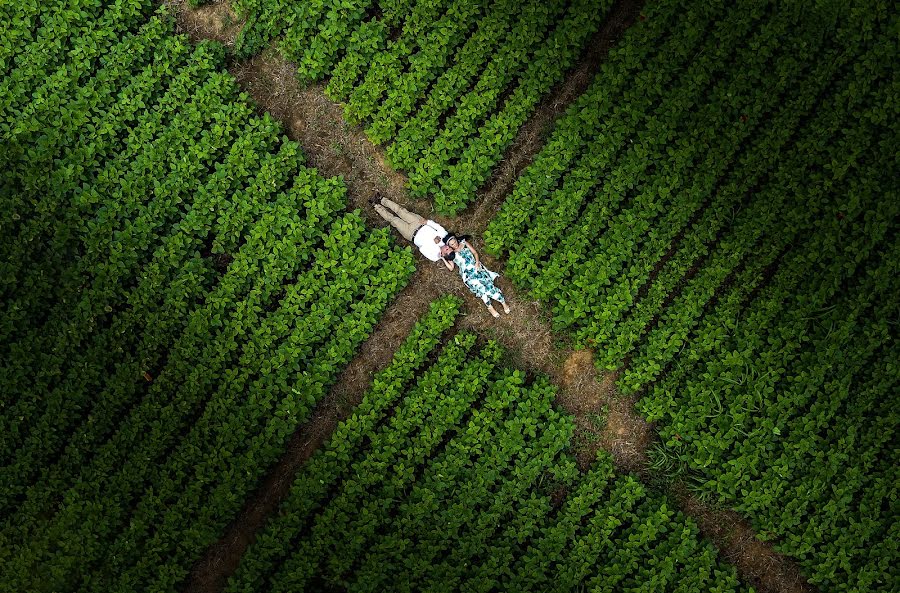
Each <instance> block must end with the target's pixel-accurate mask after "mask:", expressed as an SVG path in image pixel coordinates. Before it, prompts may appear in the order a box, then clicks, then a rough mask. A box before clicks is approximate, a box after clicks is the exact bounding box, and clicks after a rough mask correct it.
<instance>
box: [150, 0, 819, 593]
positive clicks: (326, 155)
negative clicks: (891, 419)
mask: <svg viewBox="0 0 900 593" xmlns="http://www.w3.org/2000/svg"><path fill="white" fill-rule="evenodd" d="M165 3H166V4H168V5H170V6H172V7H173V8H175V9H176V10H177V12H176V14H177V15H178V26H179V30H180V31H181V32H183V33H186V34H188V35H189V36H190V37H191V38H192V39H193V40H194V41H198V40H201V39H216V40H218V41H221V42H223V43H224V44H225V45H232V44H233V42H234V37H235V36H236V35H237V33H238V31H239V30H240V26H241V23H240V22H239V21H238V19H237V18H236V17H235V15H234V13H233V12H232V11H231V10H230V8H229V7H228V5H227V3H226V2H224V1H222V0H218V1H216V2H214V3H212V4H209V5H206V6H204V7H202V8H200V9H196V10H194V9H190V8H189V7H188V6H187V4H186V2H185V1H184V0H166V2H165ZM641 4H642V3H641V2H640V0H619V1H618V2H616V3H615V5H614V7H613V9H612V11H611V13H610V17H609V18H608V19H607V21H606V23H605V24H604V25H603V27H602V28H601V29H600V31H598V33H597V34H596V35H594V37H593V39H592V41H591V43H590V44H589V46H588V49H587V50H586V52H585V55H584V56H583V57H582V59H581V60H580V61H579V63H578V65H577V66H576V67H575V69H574V70H573V72H571V73H570V75H569V76H568V77H567V78H566V80H565V81H564V82H563V83H561V84H560V85H558V86H557V87H556V88H555V89H553V90H552V91H551V93H550V94H549V95H548V96H547V97H546V98H545V99H544V100H543V101H542V103H541V104H540V105H539V107H538V109H537V110H536V112H535V113H534V114H533V116H532V117H531V119H530V120H529V121H528V123H526V124H525V126H523V128H522V129H521V130H520V132H519V134H518V135H517V137H516V139H515V140H514V142H513V144H512V145H511V147H510V148H509V149H508V150H507V152H506V154H505V156H504V159H503V161H502V162H501V163H500V164H499V166H498V167H497V168H496V170H495V173H494V174H493V176H492V178H491V179H490V180H489V182H488V183H487V184H486V186H485V188H484V189H483V190H482V191H480V192H479V193H478V196H477V198H476V200H474V205H473V206H472V207H470V208H468V209H467V210H466V211H464V212H463V213H462V215H461V216H459V217H455V218H452V219H450V218H446V217H442V216H436V215H434V214H433V213H432V211H431V204H430V202H428V201H424V200H419V201H413V200H411V199H410V198H409V196H408V194H407V192H406V189H405V185H406V178H405V176H404V175H403V174H402V173H399V172H396V171H394V170H392V169H391V168H390V167H389V166H388V165H387V163H386V160H385V156H384V151H383V150H382V149H381V148H379V147H376V146H374V145H373V144H372V143H371V142H370V141H369V140H368V139H367V138H366V136H365V134H364V133H363V130H362V129H361V128H360V127H359V126H353V125H350V124H348V123H347V122H346V121H345V120H344V118H343V115H342V107H341V106H340V105H339V104H337V103H335V102H333V101H331V100H330V99H328V98H327V97H326V96H325V94H324V91H323V89H324V84H314V85H310V86H307V87H301V86H300V85H299V83H298V82H297V81H296V78H295V76H294V72H295V69H294V67H293V66H292V65H291V64H290V63H288V62H286V61H285V60H284V59H283V58H281V57H280V56H279V55H278V54H277V52H276V51H275V50H273V49H271V48H270V49H269V50H267V51H265V52H263V53H262V54H261V55H259V56H256V57H254V58H252V59H250V60H247V61H244V62H238V63H235V64H232V65H231V67H230V68H229V70H230V72H231V73H232V74H233V75H234V76H235V78H236V79H237V81H238V84H239V85H240V87H241V89H242V90H244V91H246V92H247V93H248V94H249V95H250V96H251V97H252V98H253V100H254V101H255V102H256V104H257V105H258V106H259V109H260V111H261V112H267V113H269V114H270V115H271V116H272V117H274V118H275V119H277V120H278V121H280V122H281V123H282V124H283V125H284V127H285V130H286V133H287V135H288V136H289V137H290V138H291V139H293V140H296V141H297V142H299V143H300V144H301V145H302V146H303V148H304V152H305V153H306V155H307V157H308V161H309V164H310V165H311V166H314V167H316V168H318V169H319V170H320V171H321V172H322V173H323V174H324V175H326V176H341V177H342V178H343V179H344V181H345V183H346V185H347V188H348V197H349V201H350V206H351V208H358V209H359V210H360V211H361V212H362V214H363V216H364V217H365V218H366V219H367V222H368V223H369V224H371V225H378V226H382V225H383V224H384V223H383V221H382V220H381V219H380V218H379V217H378V216H377V215H376V214H375V213H374V211H373V210H372V208H371V206H370V205H369V204H368V201H367V200H368V198H369V197H370V196H371V195H372V194H373V193H375V192H376V191H377V192H380V193H381V194H382V195H384V196H386V197H388V198H390V199H392V200H394V201H396V202H398V203H400V204H405V205H407V206H408V207H410V208H411V209H413V210H415V211H417V212H419V213H420V214H422V215H424V216H426V217H431V218H434V219H435V220H437V221H438V222H440V223H441V224H443V225H444V226H446V227H447V228H452V229H454V230H459V231H460V232H467V233H470V234H472V235H473V236H474V237H475V238H476V244H477V238H478V237H480V236H481V234H482V233H483V231H484V229H485V227H486V226H487V223H488V221H489V220H490V219H491V217H492V216H493V214H494V213H495V212H496V210H497V209H498V208H499V207H500V204H502V201H503V199H504V198H505V196H506V195H507V194H508V193H509V191H510V190H511V189H512V186H513V184H514V183H515V179H516V178H517V177H518V175H519V174H520V172H521V171H522V170H523V169H524V168H525V167H527V166H528V164H529V163H530V162H531V160H532V158H533V157H534V155H535V154H536V153H537V152H538V151H539V150H540V148H541V146H542V145H543V143H544V141H545V140H546V138H547V136H548V134H549V133H550V131H551V130H552V126H553V122H554V121H555V119H556V118H557V117H558V116H559V115H560V114H561V113H562V112H563V111H564V110H565V109H566V107H568V105H569V104H571V102H572V101H574V100H575V99H576V98H577V97H578V96H579V95H580V94H581V93H582V92H583V91H584V90H585V89H586V88H587V86H588V85H589V83H590V80H591V77H592V75H593V73H594V72H596V70H597V68H598V66H599V63H600V62H602V60H603V59H604V58H605V56H606V54H607V52H608V51H609V48H610V47H611V46H612V45H613V44H614V43H615V41H616V40H617V39H618V38H619V37H620V36H621V35H622V33H623V32H624V30H625V29H626V28H627V27H628V26H629V25H630V24H631V23H632V22H633V21H634V20H635V18H636V17H637V15H638V13H639V11H640V6H641ZM483 259H484V260H485V262H486V264H487V266H488V267H489V268H491V269H495V270H502V263H501V262H497V261H495V260H494V259H493V258H491V257H490V256H487V255H484V256H483ZM500 287H501V288H502V290H503V292H504V295H505V296H506V297H507V300H508V302H509V303H510V307H511V308H512V312H511V314H509V315H504V314H502V313H501V318H500V319H497V320H495V319H493V318H491V316H490V314H489V313H488V312H487V310H486V309H485V308H484V307H483V306H482V305H481V304H480V303H479V302H478V301H477V300H476V299H475V298H474V297H472V295H471V294H469V293H468V291H467V290H466V289H465V287H464V286H463V285H462V283H461V282H459V280H458V278H456V275H455V274H454V273H452V272H449V271H448V270H446V269H445V268H444V267H443V266H442V265H440V264H432V263H430V262H427V261H426V260H420V266H419V268H418V270H417V271H416V273H415V274H414V275H413V277H412V279H411V281H410V284H409V285H408V286H407V287H406V288H405V289H404V290H403V291H402V292H401V293H400V295H399V296H398V297H397V298H396V299H395V301H394V302H393V304H392V305H391V306H390V307H389V308H388V309H387V311H386V312H385V314H384V315H383V316H382V318H381V320H380V322H379V323H378V325H377V326H376V328H375V330H374V332H373V333H372V335H371V336H370V338H369V339H368V340H367V341H366V342H365V343H364V344H363V346H362V348H361V350H360V352H359V354H358V355H357V356H356V357H355V358H354V359H353V361H351V363H350V364H349V365H348V366H347V368H346V369H345V370H344V372H343V373H342V375H341V376H340V378H339V379H338V381H337V383H336V384H335V386H334V387H333V388H332V389H331V390H330V392H329V394H328V395H327V396H326V397H325V398H324V399H323V401H321V402H320V403H319V405H318V406H317V407H316V409H315V411H314V414H313V418H312V419H311V420H310V421H309V422H308V423H306V424H305V425H303V426H301V427H300V428H299V429H298V430H297V432H296V433H295V434H294V435H293V436H292V438H291V439H290V441H289V444H288V447H287V449H286V452H285V455H284V456H283V457H282V459H281V460H280V461H279V463H278V464H277V465H276V466H275V467H274V468H273V470H271V471H270V473H269V475H268V476H267V478H266V479H265V481H264V482H263V484H262V485H261V486H260V488H259V489H258V490H257V491H256V492H255V493H254V494H253V495H252V496H251V497H250V499H249V500H248V502H247V504H246V505H245V507H244V509H243V510H242V511H241V513H240V514H239V515H238V516H237V517H236V519H235V520H234V521H233V522H232V523H231V525H230V526H229V527H228V529H227V531H226V534H225V536H224V537H223V538H222V539H221V540H220V541H219V542H217V543H216V544H215V545H213V546H211V547H210V549H209V550H208V551H207V553H206V554H205V555H204V557H203V559H202V560H201V561H200V562H198V564H197V565H196V566H195V567H194V570H193V571H192V572H191V575H190V576H189V578H188V582H187V585H186V591H189V592H194V591H196V592H204V593H206V592H209V593H212V592H219V591H221V590H222V589H223V587H224V584H225V582H226V580H227V578H228V576H229V575H230V574H231V573H232V572H233V571H234V569H235V568H236V567H237V564H238V561H239V559H240V557H241V555H242V554H243V553H244V550H245V549H246V547H247V546H248V545H249V544H250V543H251V542H252V540H253V538H254V537H255V534H256V532H257V531H258V529H260V528H261V527H262V525H263V524H264V522H265V520H266V518H267V517H268V516H269V514H270V513H272V512H275V511H276V509H277V507H278V504H279V503H280V501H281V500H283V498H284V497H285V496H286V494H287V492H288V490H289V488H290V483H291V480H292V477H293V476H294V474H295V473H296V471H297V470H298V469H299V467H300V466H301V465H302V464H303V463H304V462H305V461H306V460H307V459H308V458H309V457H310V456H311V455H312V454H313V453H314V452H315V451H316V449H318V447H319V446H321V445H322V444H323V443H324V442H325V441H326V440H327V439H328V437H329V435H330V434H331V433H332V431H333V430H334V428H335V427H336V426H337V423H338V422H340V421H341V420H342V419H344V418H346V417H347V416H348V415H349V414H350V412H351V411H352V409H353V408H354V407H355V406H356V405H357V404H358V403H359V402H360V401H361V399H362V395H363V393H364V391H365V389H366V388H367V386H368V384H369V381H370V380H371V377H372V375H373V374H374V373H376V372H377V371H378V370H380V369H382V368H384V367H385V366H386V365H387V364H388V363H389V361H390V360H391V357H392V355H393V352H394V350H395V349H396V348H397V347H398V346H399V345H400V344H401V343H402V341H403V340H404V339H405V337H406V335H407V333H408V332H409V330H410V329H411V327H412V325H413V324H414V323H415V321H416V319H417V318H418V317H419V316H420V315H421V314H423V313H424V312H425V311H426V309H427V307H428V304H429V303H430V302H431V301H432V300H433V299H435V298H437V297H439V296H441V295H443V294H447V293H453V294H456V295H458V296H460V297H462V298H463V299H465V302H466V306H465V308H464V311H463V315H462V316H461V319H460V321H459V323H458V325H459V327H460V329H468V330H472V331H476V332H478V333H479V334H480V335H482V336H484V337H487V338H493V339H496V340H498V341H499V342H500V343H501V344H503V345H504V346H505V347H506V348H507V350H508V355H509V358H510V363H511V364H512V365H513V366H516V367H518V368H521V369H523V370H528V371H532V372H542V373H545V374H547V375H548V376H549V377H550V378H551V379H552V380H553V381H554V383H555V384H556V385H558V386H559V387H560V390H559V395H558V398H557V403H558V405H559V406H560V407H561V408H563V409H565V410H567V411H568V412H570V413H571V414H573V416H574V417H575V422H576V426H577V428H578V438H577V439H576V443H577V456H578V459H579V462H580V463H581V465H582V466H583V467H586V466H587V465H589V464H590V463H592V461H593V459H594V453H595V452H596V451H597V449H598V448H603V449H606V450H607V451H609V452H610V453H611V454H612V455H613V457H614V459H615V462H616V464H617V466H618V467H619V468H620V469H622V470H625V471H631V472H636V473H638V474H646V472H647V465H646V450H647V447H648V446H649V444H650V443H651V442H652V440H653V438H654V432H653V428H652V425H650V424H648V423H647V422H646V421H645V420H643V418H641V417H640V416H639V415H638V414H637V412H636V411H635V409H634V401H635V400H634V398H626V397H624V396H621V395H619V394H618V393H617V391H616V389H615V378H616V377H615V374H613V373H606V374H601V373H599V372H598V371H597V369H596V367H595V366H594V364H593V355H592V353H591V352H590V351H589V350H573V349H572V348H570V347H568V346H566V345H564V344H561V343H559V336H557V335H555V334H553V332H552V331H551V325H550V321H549V315H548V314H547V312H546V311H545V310H544V309H543V307H542V306H541V305H540V303H538V302H537V301H535V300H533V299H530V298H529V297H528V296H527V295H526V294H522V293H520V292H519V291H518V290H516V289H515V287H513V286H512V285H510V283H509V282H508V281H505V280H504V279H502V278H501V281H500ZM676 499H677V500H679V502H680V503H681V506H682V510H684V511H685V512H686V513H687V514H688V515H691V516H692V517H694V518H695V519H696V520H697V521H698V523H699V524H700V525H701V528H702V529H703V531H704V533H705V534H706V535H707V536H708V537H709V538H710V539H711V540H712V541H713V542H714V543H715V544H716V545H717V546H718V547H719V548H720V549H721V550H722V551H723V553H724V554H725V556H726V557H727V558H729V560H731V561H732V562H734V563H735V565H736V566H737V567H738V568H739V570H740V572H741V574H742V575H743V576H745V577H746V578H748V579H749V581H750V582H751V583H752V584H754V586H756V587H757V588H758V590H759V591H765V592H768V591H781V592H791V593H793V592H795V591H808V590H811V589H802V588H800V589H798V588H797V586H798V585H797V583H799V582H802V578H801V577H800V576H799V575H800V572H799V570H797V569H796V566H794V565H793V564H792V563H791V562H790V561H789V560H788V559H786V558H784V557H783V556H781V555H779V554H777V553H776V552H774V550H773V549H772V547H771V546H770V545H769V544H766V543H764V542H760V541H758V540H756V538H755V537H754V534H753V532H752V530H751V529H750V527H749V526H748V525H746V523H742V522H740V520H739V519H735V520H733V521H732V520H730V519H731V517H728V519H729V520H722V518H721V517H720V515H719V513H720V512H719V511H713V510H711V509H709V508H706V507H705V506H704V505H702V504H700V503H699V502H698V501H696V499H691V498H685V497H680V496H679V497H676ZM735 517H736V515H735ZM725 525H728V527H727V528H725V527H724V526H725ZM773 567H775V568H777V570H773V569H772V568H773Z"/></svg>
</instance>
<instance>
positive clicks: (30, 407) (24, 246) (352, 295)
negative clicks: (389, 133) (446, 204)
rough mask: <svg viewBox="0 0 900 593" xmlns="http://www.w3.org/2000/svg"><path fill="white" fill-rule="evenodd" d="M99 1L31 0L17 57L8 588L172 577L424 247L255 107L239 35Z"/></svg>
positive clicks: (12, 113) (8, 194) (328, 380)
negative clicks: (195, 41) (197, 36)
mask: <svg viewBox="0 0 900 593" xmlns="http://www.w3.org/2000/svg"><path fill="white" fill-rule="evenodd" d="M78 4H79V5H70V3H62V2H58V3H54V2H50V3H46V4H42V5H34V4H28V3H23V4H22V5H21V6H20V7H16V8H14V9H13V12H14V14H15V18H13V19H11V28H12V29H13V32H12V34H13V35H14V36H16V38H17V39H21V40H22V47H21V48H20V51H19V52H18V53H13V54H10V55H9V56H8V60H7V61H4V62H3V67H4V68H5V69H6V71H7V76H6V77H5V78H4V82H3V88H2V92H0V119H2V121H3V127H2V129H0V134H2V142H0V144H2V146H3V151H4V152H3V157H4V163H5V165H8V166H5V167H4V169H3V172H2V179H0V182H2V187H3V189H4V191H2V192H0V199H2V200H3V206H4V209H3V219H2V225H3V227H2V228H3V231H4V233H3V239H2V240H0V251H2V253H3V255H4V259H3V264H2V275H0V283H2V284H0V286H2V291H3V295H4V304H3V310H2V311H3V312H2V315H0V332H2V336H3V339H2V351H3V362H2V365H0V376H2V380H3V383H4V401H3V405H2V408H0V423H2V424H0V427H2V436H0V475H2V478H0V484H2V485H0V508H2V513H0V514H2V520H0V566H2V568H0V575H2V576H0V580H2V582H3V583H4V588H9V589H10V590H20V591H75V590H79V591H86V590H96V591H122V592H125V591H128V592H130V591H135V590H137V589H148V590H158V591H173V590H176V589H177V588H178V587H179V585H180V584H181V583H182V581H183V580H184V578H185V577H186V575H187V574H188V571H189V570H190V568H191V566H192V565H193V564H194V563H195V562H196V561H197V560H198V559H199V557H200V556H201V554H202V553H203V552H204V550H205V549H206V548H207V547H208V546H209V545H210V544H212V543H213V542H215V541H216V540H217V539H218V538H220V537H221V535H222V533H223V532H224V530H225V527H226V526H227V524H228V523H229V521H231V520H232V518H233V517H234V516H236V514H237V513H238V511H239V510H240V509H241V507H242V505H243V504H244V503H245V500H246V498H247V496H248V495H249V494H250V493H251V492H252V491H253V489H254V488H256V487H257V485H258V484H259V483H260V480H261V478H262V477H263V476H264V475H265V473H266V472H267V471H268V469H269V468H270V467H272V466H273V465H274V463H275V462H276V461H277V460H278V459H279V457H280V456H281V454H282V453H283V450H284V447H285V445H286V443H287V440H288V438H289V437H290V435H292V434H293V433H294V432H295V430H296V429H297V427H298V426H299V425H300V424H302V423H303V422H305V421H307V420H308V419H309V418H310V414H311V411H312V409H313V408H314V406H315V405H316V404H317V402H319V401H320V400H321V399H322V397H323V396H324V395H325V394H326V393H327V391H328V389H329V388H330V386H331V385H332V384H333V383H334V382H335V380H336V379H337V376H338V374H339V373H340V372H341V371H342V370H343V368H344V367H345V366H346V364H347V363H348V362H349V361H350V359H351V358H352V356H353V355H354V354H355V352H356V351H357V350H358V347H359V345H360V343H361V342H362V341H363V340H365V339H366V338H367V337H368V336H369V334H370V333H371V331H372V329H373V327H374V325H375V323H376V322H377V321H378V319H379V317H380V315H381V313H382V312H383V311H384V309H385V308H386V307H387V306H388V304H389V301H390V300H391V299H392V297H393V296H394V295H395V294H396V293H397V292H398V291H399V290H400V289H401V288H402V287H403V286H404V285H405V284H406V282H407V280H408V278H409V277H410V275H411V274H412V272H413V270H414V264H413V256H412V253H411V251H410V250H409V249H406V248H404V249H400V248H398V247H396V246H395V245H394V242H393V240H392V239H391V236H390V233H389V231H388V230H387V229H381V230H377V231H374V232H373V231H370V230H369V229H367V228H366V227H365V225H364V223H363V220H362V218H361V217H360V215H359V213H358V212H346V211H345V209H346V203H347V200H346V189H345V187H344V185H343V183H342V182H341V181H340V180H339V179H327V178H323V177H322V176H321V175H320V174H319V173H318V172H317V171H316V170H314V169H311V168H308V167H305V166H304V165H303V162H304V157H303V155H302V153H301V151H300V149H299V146H298V145H297V144H296V143H294V142H291V141H289V140H288V139H287V138H283V137H279V133H280V131H279V127H278V126H277V124H276V123H275V122H273V121H272V120H271V119H270V118H268V117H262V118H261V117H258V116H256V115H254V108H253V106H252V105H251V104H250V103H249V101H247V97H246V96H245V95H243V94H241V93H239V92H238V89H237V86H236V84H235V82H234V80H233V79H232V78H231V77H230V76H229V75H227V74H224V73H223V66H222V59H223V57H224V51H223V49H222V48H221V47H220V46H217V45H214V44H209V43H201V44H199V45H197V46H196V47H194V46H191V44H190V43H188V41H187V40H186V39H185V38H183V37H179V36H175V35H173V34H172V29H173V27H174V23H173V22H172V19H171V18H170V17H169V16H168V15H167V14H166V13H165V11H161V12H160V13H158V14H156V15H153V9H154V6H153V3H151V2H146V1H142V0H131V1H129V2H124V1H112V2H83V3H78ZM82 4H83V5H82ZM60 31H71V32H72V33H71V35H69V34H67V35H62V36H59V35H58V33H59V32H60ZM54 34H57V36H56V37H54ZM4 49H5V46H4ZM4 59H5V60H6V57H4Z"/></svg>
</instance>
